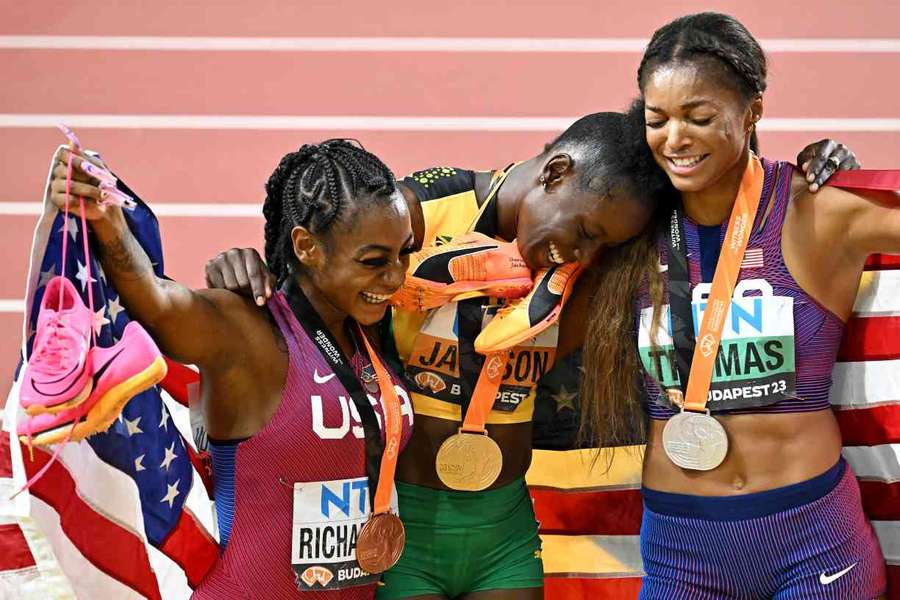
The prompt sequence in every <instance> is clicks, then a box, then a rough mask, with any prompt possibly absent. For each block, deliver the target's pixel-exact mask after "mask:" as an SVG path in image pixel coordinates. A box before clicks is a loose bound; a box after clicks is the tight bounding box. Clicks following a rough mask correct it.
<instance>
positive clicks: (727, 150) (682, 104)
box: [643, 59, 762, 192]
mask: <svg viewBox="0 0 900 600" xmlns="http://www.w3.org/2000/svg"><path fill="white" fill-rule="evenodd" d="M720 70H721V67H720V66H719V65H718V64H717V63H715V62H714V61H713V59H702V60H696V61H693V62H681V61H676V62H670V63H666V64H663V65H660V66H658V67H656V68H655V69H654V70H653V71H652V72H651V73H650V74H649V75H648V76H647V77H646V79H645V81H644V84H643V95H644V102H645V107H646V108H645V118H646V121H647V144H648V145H649V146H650V149H651V150H652V151H653V156H654V158H655V159H656V162H657V164H659V166H660V167H662V168H663V170H665V172H666V174H667V175H668V176H669V179H670V180H671V181H672V184H673V185H674V186H675V187H676V188H677V189H678V190H679V191H681V192H700V191H703V190H706V189H708V188H710V187H712V186H713V185H715V184H716V183H717V182H718V181H719V180H720V179H721V178H722V177H723V176H725V175H726V174H728V173H730V172H732V171H734V170H742V169H743V165H744V163H743V162H742V160H741V159H742V157H743V156H744V153H745V152H747V148H748V144H749V135H750V134H749V130H750V126H751V125H752V124H753V123H754V122H756V121H757V120H758V119H759V117H760V115H761V114H762V99H761V98H757V99H754V100H752V101H748V100H747V99H746V98H743V97H742V96H741V94H740V93H739V91H738V90H737V88H736V87H735V86H733V85H729V83H728V82H727V77H725V76H724V75H723V74H721V73H719V72H717V71H720Z"/></svg>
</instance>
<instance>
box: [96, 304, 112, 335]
mask: <svg viewBox="0 0 900 600" xmlns="http://www.w3.org/2000/svg"><path fill="white" fill-rule="evenodd" d="M104 325H109V319H107V318H106V311H105V310H104V308H103V307H102V306H101V307H100V308H98V309H97V310H96V312H94V317H93V327H94V335H98V336H99V335H100V330H102V329H103V326H104Z"/></svg>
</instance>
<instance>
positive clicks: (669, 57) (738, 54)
mask: <svg viewBox="0 0 900 600" xmlns="http://www.w3.org/2000/svg"><path fill="white" fill-rule="evenodd" d="M702 58H708V59H711V60H713V61H715V62H716V63H717V64H719V65H720V66H721V67H723V68H724V69H725V72H726V73H727V74H728V75H731V77H728V79H727V80H728V81H729V82H732V83H733V84H736V86H737V91H738V92H739V93H740V95H741V97H742V98H743V99H744V100H746V101H747V102H749V101H751V100H752V99H753V98H755V97H756V96H758V95H759V94H762V93H763V92H765V91H766V73H767V66H766V55H765V53H764V52H763V50H762V48H761V47H760V45H759V42H757V41H756V39H755V38H754V37H753V35H751V33H750V32H749V31H747V28H746V27H744V26H743V25H742V24H741V23H740V22H739V21H737V20H736V19H735V18H734V17H730V16H728V15H723V14H721V13H714V12H703V13H697V14H693V15H687V16H684V17H680V18H678V19H675V20H674V21H672V22H671V23H668V24H667V25H664V26H663V27H660V28H659V29H657V30H656V32H655V33H654V34H653V37H652V38H650V43H649V44H648V45H647V50H645V51H644V57H643V58H642V59H641V66H640V67H639V68H638V86H640V89H641V92H643V90H644V84H645V83H646V78H647V77H648V76H649V75H650V73H651V72H652V71H653V70H654V69H656V68H657V67H659V66H661V65H664V64H667V63H670V62H673V61H684V62H693V61H696V60H697V59H702ZM750 147H751V149H753V150H754V151H756V150H757V147H758V143H757V139H756V131H755V129H754V131H753V135H752V136H751V140H750Z"/></svg>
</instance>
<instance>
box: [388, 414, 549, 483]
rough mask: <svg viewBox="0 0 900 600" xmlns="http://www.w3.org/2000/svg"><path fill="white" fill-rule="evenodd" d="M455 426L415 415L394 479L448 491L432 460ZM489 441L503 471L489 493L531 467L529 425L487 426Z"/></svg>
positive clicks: (433, 418)
mask: <svg viewBox="0 0 900 600" xmlns="http://www.w3.org/2000/svg"><path fill="white" fill-rule="evenodd" d="M459 426H460V424H459V422H454V421H448V420H446V419H439V418H436V417H427V416H422V415H418V414H417V415H416V426H415V427H414V428H413V433H412V437H411V438H410V440H409V443H408V444H407V446H406V451H405V452H403V454H401V455H400V460H399V461H398V463H397V479H398V480H399V481H402V482H404V483H411V484H414V485H423V486H426V487H430V488H435V489H443V490H447V489H450V488H448V487H447V486H445V485H444V484H443V483H441V480H440V479H438V476H437V471H436V470H435V468H434V460H435V458H436V456H437V451H438V448H440V446H441V443H442V442H443V441H444V440H445V439H447V438H448V437H450V436H451V435H453V434H455V433H456V432H457V430H458V429H459ZM487 430H488V433H489V434H490V436H491V438H492V439H493V440H494V441H495V442H497V444H498V445H499V446H500V450H501V451H502V452H503V470H502V471H501V472H500V477H498V478H497V481H495V482H494V484H493V485H492V486H491V487H490V488H489V489H494V488H499V487H503V486H505V485H507V484H509V483H511V482H513V481H514V480H516V479H518V478H520V477H524V476H525V472H526V471H527V470H528V467H529V466H530V465H531V443H530V442H531V422H528V423H515V424H512V425H491V424H488V425H487Z"/></svg>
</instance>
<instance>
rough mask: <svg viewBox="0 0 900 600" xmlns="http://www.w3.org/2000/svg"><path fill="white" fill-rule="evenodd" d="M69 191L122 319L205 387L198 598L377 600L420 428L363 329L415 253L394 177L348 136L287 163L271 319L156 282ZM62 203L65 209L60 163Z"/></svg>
mask: <svg viewBox="0 0 900 600" xmlns="http://www.w3.org/2000/svg"><path fill="white" fill-rule="evenodd" d="M63 160H65V158H64V159H63ZM76 163H78V161H76ZM76 179H77V180H76V181H75V182H74V183H73V184H72V189H71V193H72V196H83V197H85V198H86V199H87V200H89V202H88V207H87V218H88V219H89V221H90V227H91V229H92V231H93V233H94V235H95V237H96V240H97V242H98V247H99V256H100V260H101V263H102V265H103V268H104V271H105V273H106V277H107V278H109V279H110V280H111V281H112V283H113V285H115V287H116V289H117V290H118V292H119V294H120V295H121V297H122V299H123V301H124V304H125V305H126V306H127V307H128V311H129V313H130V314H131V316H132V317H133V318H135V319H136V320H138V321H140V322H141V323H142V324H143V325H144V326H145V327H146V328H147V329H148V330H149V331H150V332H151V333H152V334H153V335H154V338H155V339H156V341H157V342H158V344H159V346H160V348H162V349H163V351H164V352H165V353H166V354H167V355H169V356H171V357H172V358H174V359H176V360H180V361H183V362H185V363H193V364H196V365H197V366H198V367H199V368H200V372H201V374H202V381H203V400H202V409H203V416H204V419H205V422H206V428H207V431H208V434H209V441H210V447H211V451H212V459H213V470H214V478H215V482H216V483H215V500H216V507H217V517H218V521H219V530H220V533H221V535H220V537H221V540H220V546H221V557H220V559H219V560H218V561H217V563H216V565H215V566H214V568H213V569H212V571H211V572H210V573H209V574H208V575H207V577H206V578H205V579H204V580H203V582H202V583H201V584H200V586H199V587H198V589H197V590H196V592H195V593H194V596H193V597H194V598H198V599H222V598H266V599H273V600H282V599H283V600H287V599H290V598H297V597H306V596H307V595H309V596H310V597H315V598H320V599H331V598H333V599H340V600H356V599H359V600H364V599H365V600H370V599H371V598H373V596H374V590H375V585H376V580H377V578H378V574H377V571H379V570H383V569H384V568H385V567H386V566H388V565H389V564H391V562H392V561H395V560H396V557H397V555H398V554H399V552H400V550H402V543H403V540H402V526H401V528H400V529H398V528H397V527H396V526H397V525H399V521H396V516H395V513H396V507H395V506H392V503H391V496H392V487H393V466H394V464H395V463H396V457H397V453H398V452H399V450H400V449H401V448H402V447H403V446H404V445H405V443H406V441H407V439H408V437H409V435H410V431H411V427H412V407H411V405H410V401H409V397H408V395H407V393H406V391H405V389H404V388H403V386H402V384H401V382H400V380H399V379H397V378H396V376H395V375H393V373H392V372H391V371H390V370H388V369H387V368H386V367H385V366H384V364H383V360H382V359H381V358H380V354H379V353H378V352H376V351H375V350H374V349H373V348H372V344H371V343H370V342H369V338H370V337H371V336H367V335H366V334H365V333H364V329H366V328H367V327H369V326H371V325H373V324H375V323H377V322H379V321H380V320H381V318H382V317H383V316H384V314H385V311H386V310H387V299H388V298H389V297H390V296H391V295H392V294H393V293H394V292H395V291H396V290H397V289H398V288H399V287H400V285H401V284H402V282H403V279H404V275H405V272H406V269H407V266H408V255H409V253H410V251H411V249H412V244H413V234H412V228H411V225H410V218H409V211H408V209H407V205H406V202H405V201H404V199H403V196H402V195H401V193H400V192H399V190H398V188H397V184H396V182H395V180H394V177H393V175H392V174H391V172H390V170H389V169H388V168H387V167H386V166H385V165H384V164H383V163H382V162H381V161H380V160H379V159H378V158H377V157H375V156H374V155H372V154H370V153H369V152H366V151H365V150H363V149H362V148H361V147H359V146H357V145H354V144H353V143H350V142H348V141H345V140H328V141H326V142H323V143H321V144H318V145H305V146H303V147H302V148H300V149H299V150H298V151H296V152H292V153H290V154H288V155H286V156H285V157H284V158H282V160H281V162H280V163H279V165H278V167H277V168H276V169H275V172H274V173H273V174H272V176H271V177H270V179H269V181H268V183H267V184H266V201H265V206H264V214H265V218H266V224H265V237H266V257H267V259H268V264H269V265H270V267H271V268H272V269H273V271H274V272H275V274H276V275H277V277H278V282H279V286H280V287H279V289H278V291H277V292H276V293H275V294H274V295H273V296H272V297H271V298H270V300H269V301H268V303H267V304H265V305H264V306H259V305H256V304H254V303H253V302H252V301H248V300H246V299H244V298H243V297H241V296H238V295H237V294H234V293H231V292H228V291H225V290H190V289H187V288H185V287H183V286H180V285H178V284H177V283H175V282H173V281H168V280H164V279H160V278H158V277H156V276H155V275H154V274H153V271H152V269H151V265H150V262H149V259H148V258H147V256H146V255H145V254H144V251H143V250H142V249H141V247H140V246H139V245H138V244H137V242H136V241H135V239H134V237H133V236H132V234H131V232H130V231H129V228H128V225H127V224H126V222H125V220H124V217H123V216H122V213H121V209H119V208H117V207H111V206H104V205H101V204H98V203H97V200H99V199H100V197H101V190H100V189H99V182H98V181H97V180H95V179H93V178H91V177H90V176H88V175H87V174H86V173H84V172H79V173H78V174H77V177H76ZM52 190H53V193H52V198H53V200H54V202H56V203H57V205H60V206H63V205H65V203H66V201H67V200H66V198H67V197H68V194H67V192H66V168H65V166H64V165H59V166H57V167H56V169H55V170H54V179H53V182H52ZM373 339H374V338H373ZM373 496H374V499H373ZM372 513H374V514H372ZM370 515H371V516H370ZM376 524H378V525H377V526H376ZM366 536H368V537H366ZM364 540H368V541H364Z"/></svg>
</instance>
